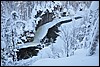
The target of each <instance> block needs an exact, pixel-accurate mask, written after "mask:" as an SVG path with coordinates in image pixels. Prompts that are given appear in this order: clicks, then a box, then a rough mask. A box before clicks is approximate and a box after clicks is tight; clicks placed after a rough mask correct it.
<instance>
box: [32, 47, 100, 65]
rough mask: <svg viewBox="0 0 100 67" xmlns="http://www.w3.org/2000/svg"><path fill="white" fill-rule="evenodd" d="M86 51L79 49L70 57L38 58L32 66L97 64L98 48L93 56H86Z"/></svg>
mask: <svg viewBox="0 0 100 67" xmlns="http://www.w3.org/2000/svg"><path fill="white" fill-rule="evenodd" d="M86 51H87V50H85V49H79V50H77V51H75V55H74V56H71V57H65V58H59V59H52V58H45V59H40V60H38V61H36V62H35V63H33V64H32V66H99V48H97V51H96V54H95V55H93V56H86Z"/></svg>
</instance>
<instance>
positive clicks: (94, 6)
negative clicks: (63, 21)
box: [89, 1, 99, 11]
mask: <svg viewBox="0 0 100 67" xmlns="http://www.w3.org/2000/svg"><path fill="white" fill-rule="evenodd" d="M98 8H99V1H93V2H92V3H91V6H90V8H89V9H90V10H93V11H95V10H96V9H98Z"/></svg>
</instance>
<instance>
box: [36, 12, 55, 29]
mask: <svg viewBox="0 0 100 67" xmlns="http://www.w3.org/2000/svg"><path fill="white" fill-rule="evenodd" d="M53 16H54V13H53V12H51V13H50V12H49V11H48V10H46V12H45V14H43V15H42V16H40V18H42V19H41V20H40V21H39V22H38V24H37V27H36V30H37V29H38V28H39V27H40V26H42V25H43V24H46V23H48V22H51V21H52V20H53V19H54V18H53Z"/></svg>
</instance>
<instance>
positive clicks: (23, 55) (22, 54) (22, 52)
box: [17, 45, 42, 60]
mask: <svg viewBox="0 0 100 67" xmlns="http://www.w3.org/2000/svg"><path fill="white" fill-rule="evenodd" d="M40 49H42V48H41V46H40V45H38V46H34V47H28V48H22V49H19V51H18V52H17V59H18V60H21V59H27V58H29V57H32V56H37V53H38V51H39V50H40Z"/></svg>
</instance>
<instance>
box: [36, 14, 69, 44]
mask: <svg viewBox="0 0 100 67" xmlns="http://www.w3.org/2000/svg"><path fill="white" fill-rule="evenodd" d="M70 19H71V18H70V17H68V16H67V17H61V18H55V19H54V20H53V21H52V22H49V23H46V24H44V25H42V26H40V27H39V28H38V30H37V31H36V32H35V37H34V42H37V43H39V41H40V40H41V39H43V38H44V37H45V35H46V34H47V32H48V29H49V28H51V27H52V26H54V25H55V24H57V23H59V22H61V21H65V20H70Z"/></svg>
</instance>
